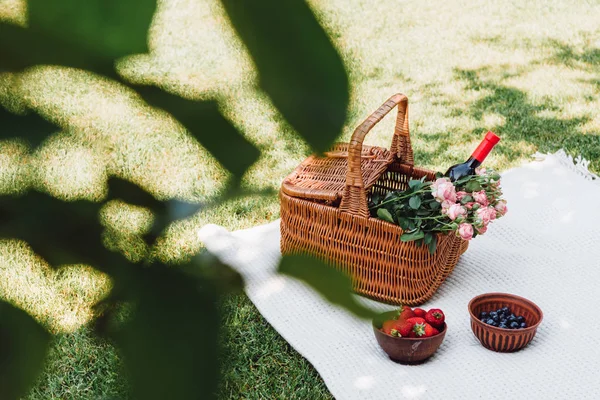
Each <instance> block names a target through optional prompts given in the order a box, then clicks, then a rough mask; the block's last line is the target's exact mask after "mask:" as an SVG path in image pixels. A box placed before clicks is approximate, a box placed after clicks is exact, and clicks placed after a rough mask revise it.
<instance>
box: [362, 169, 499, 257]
mask: <svg viewBox="0 0 600 400" xmlns="http://www.w3.org/2000/svg"><path fill="white" fill-rule="evenodd" d="M369 209H370V211H371V215H372V216H373V217H378V218H381V219H383V220H385V221H388V222H391V223H395V224H398V225H400V227H401V228H402V229H403V230H404V233H403V234H402V236H401V237H400V240H402V241H403V242H409V241H416V243H417V245H419V246H423V245H427V246H428V247H429V251H430V252H431V253H434V252H435V249H436V246H437V239H436V233H446V232H455V234H456V235H457V236H460V237H461V238H463V239H464V240H471V239H472V238H474V237H476V236H477V235H482V234H484V233H485V232H486V231H487V228H488V225H489V223H490V222H491V221H494V220H495V219H497V218H500V217H502V216H503V215H504V214H506V212H507V207H506V201H505V200H504V199H502V191H501V189H500V175H499V174H498V173H496V172H495V171H493V170H491V169H487V170H486V169H485V168H478V169H477V170H476V174H475V175H468V176H465V177H463V178H461V179H458V180H457V181H456V182H451V181H450V179H449V178H445V177H442V175H441V174H437V175H436V180H435V181H425V177H423V178H422V179H420V180H411V181H409V182H408V188H407V189H406V190H404V191H395V192H389V193H387V194H386V195H385V196H382V195H378V194H373V195H372V197H371V200H370V204H369Z"/></svg>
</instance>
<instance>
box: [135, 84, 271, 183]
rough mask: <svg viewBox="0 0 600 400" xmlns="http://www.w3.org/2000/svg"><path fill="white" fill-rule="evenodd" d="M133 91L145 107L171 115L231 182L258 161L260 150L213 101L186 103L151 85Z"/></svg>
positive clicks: (239, 177)
mask: <svg viewBox="0 0 600 400" xmlns="http://www.w3.org/2000/svg"><path fill="white" fill-rule="evenodd" d="M135 89H136V90H137V91H138V93H139V94H140V95H141V96H142V97H143V98H144V100H146V102H148V104H150V105H152V106H154V107H158V108H162V109H163V110H165V111H167V112H169V113H170V114H171V115H173V117H175V118H176V119H177V120H178V121H179V122H180V123H181V124H182V125H183V126H185V128H186V129H187V130H188V131H189V132H190V133H191V134H192V136H194V137H195V138H196V139H197V140H198V141H199V142H200V144H202V146H204V147H205V148H206V150H208V151H209V152H210V153H211V154H212V155H213V156H214V157H215V158H216V159H217V160H218V161H219V162H220V163H221V164H222V165H223V167H225V168H226V169H227V170H228V171H229V172H231V173H232V174H233V176H234V179H236V180H238V181H239V179H241V176H242V175H243V174H244V172H246V170H247V169H248V168H249V167H250V166H251V165H252V164H254V162H255V161H256V160H258V157H259V156H260V151H259V150H258V149H257V148H256V147H255V146H254V145H253V144H252V143H250V142H249V141H248V140H247V139H246V138H245V137H244V136H243V135H242V134H241V133H240V132H238V131H237V129H236V128H235V127H234V126H233V125H232V124H231V122H229V121H228V120H227V119H225V117H223V115H221V113H220V112H219V108H218V105H217V103H216V102H215V101H193V100H187V99H184V98H181V97H179V96H176V95H173V94H170V93H167V92H165V91H163V90H161V89H159V88H156V87H151V86H135Z"/></svg>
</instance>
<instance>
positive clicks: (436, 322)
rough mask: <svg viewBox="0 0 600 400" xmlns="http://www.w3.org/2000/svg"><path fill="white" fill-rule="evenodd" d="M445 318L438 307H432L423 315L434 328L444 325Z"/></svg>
mask: <svg viewBox="0 0 600 400" xmlns="http://www.w3.org/2000/svg"><path fill="white" fill-rule="evenodd" d="M445 319H446V317H445V316H444V312H443V311H442V310H440V309H439V308H432V309H431V310H429V311H427V314H426V315H425V320H426V321H427V322H428V323H430V324H431V325H433V326H434V327H436V328H441V327H442V326H444V320H445Z"/></svg>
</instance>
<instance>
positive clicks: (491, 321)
mask: <svg viewBox="0 0 600 400" xmlns="http://www.w3.org/2000/svg"><path fill="white" fill-rule="evenodd" d="M485 323H486V324H488V325H494V320H493V319H491V318H490V319H488V320H486V321H485Z"/></svg>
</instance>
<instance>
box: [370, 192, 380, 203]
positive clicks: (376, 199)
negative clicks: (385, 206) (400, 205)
mask: <svg viewBox="0 0 600 400" xmlns="http://www.w3.org/2000/svg"><path fill="white" fill-rule="evenodd" d="M371 201H372V202H373V203H374V204H375V205H377V204H379V203H381V194H379V193H373V194H372V195H371Z"/></svg>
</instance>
